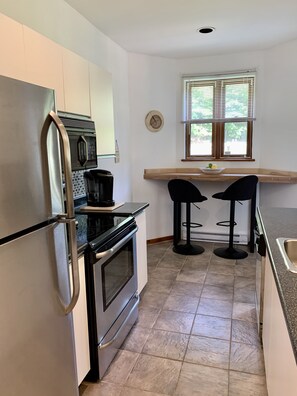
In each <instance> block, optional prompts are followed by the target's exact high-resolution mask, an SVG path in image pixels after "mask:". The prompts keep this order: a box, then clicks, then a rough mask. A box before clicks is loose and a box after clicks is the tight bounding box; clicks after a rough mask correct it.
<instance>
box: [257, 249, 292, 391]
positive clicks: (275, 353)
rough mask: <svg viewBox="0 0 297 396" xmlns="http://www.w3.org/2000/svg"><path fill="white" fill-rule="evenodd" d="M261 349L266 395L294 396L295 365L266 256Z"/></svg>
mask: <svg viewBox="0 0 297 396" xmlns="http://www.w3.org/2000/svg"><path fill="white" fill-rule="evenodd" d="M263 349H264V360H265V370H266V381H267V390H268V395H269V396H280V395H284V396H296V395H297V366H296V361H295V357H294V354H293V350H292V345H291V341H290V337H289V334H288V330H287V325H286V321H285V318H284V314H283V310H282V306H281V303H280V299H279V295H278V291H277V288H276V284H275V280H274V276H273V272H272V268H271V263H270V260H269V258H268V256H267V257H266V262H265V284H264V307H263Z"/></svg>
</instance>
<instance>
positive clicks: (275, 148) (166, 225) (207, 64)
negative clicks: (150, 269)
mask: <svg viewBox="0 0 297 396" xmlns="http://www.w3.org/2000/svg"><path fill="white" fill-rule="evenodd" d="M296 54H297V41H294V42H290V43H286V44H283V45H279V46H277V47H275V48H272V49H269V50H266V51H257V52H247V53H238V54H229V55H221V56H208V57H199V58H198V57H197V58H191V59H181V60H176V61H172V60H168V59H164V58H155V57H149V56H145V55H137V54H130V55H129V72H130V77H129V87H130V104H131V116H132V115H133V120H132V123H131V129H132V132H133V144H134V154H133V157H132V158H133V199H134V200H136V201H148V202H149V203H150V209H149V210H148V213H149V217H148V238H149V239H152V238H158V237H162V236H167V235H172V203H171V201H170V198H169V195H168V191H167V183H166V182H164V181H151V180H147V181H146V180H143V179H142V175H143V169H144V168H158V167H200V166H204V165H205V163H203V162H201V163H199V162H181V161H180V160H181V158H183V149H184V136H183V126H182V124H181V123H180V120H181V119H182V84H181V76H182V75H184V74H195V73H214V72H224V71H233V70H249V69H256V71H257V80H256V122H255V129H254V140H253V157H254V159H255V161H254V162H248V163H247V162H231V163H230V162H220V163H219V165H220V166H222V167H251V168H257V167H262V168H270V169H282V170H295V171H296V170H297V156H296V147H297V134H296V122H295V114H296V106H297V101H296V92H297V79H296V70H297V55H296ZM165 91H166V92H165ZM152 109H156V110H160V111H161V112H163V113H164V116H165V125H164V128H163V129H162V130H161V131H160V132H158V133H155V134H152V133H151V132H149V131H147V129H146V128H145V125H144V117H145V114H146V113H147V112H148V111H149V110H152ZM226 187H227V184H224V183H210V182H209V183H207V182H204V183H199V188H200V190H201V191H202V193H203V194H204V195H206V196H207V197H208V198H209V199H208V201H206V202H204V203H202V204H201V205H200V207H201V210H200V211H198V210H196V209H193V210H192V216H193V219H194V220H197V221H199V222H201V223H203V225H204V227H203V229H201V231H207V232H224V231H225V232H227V230H224V229H222V228H218V227H217V226H216V222H217V221H220V220H225V219H228V217H229V205H228V203H224V202H221V201H218V200H214V199H212V198H211V196H212V195H213V194H214V193H215V192H218V191H223V190H224V189H225V188H226ZM259 191H260V194H259V204H260V205H266V206H288V207H296V206H297V186H296V185H286V184H285V185H281V184H261V185H260V186H259ZM236 219H237V222H238V226H237V227H236V232H238V233H244V234H247V233H248V205H247V204H246V203H245V205H243V206H240V205H237V206H236Z"/></svg>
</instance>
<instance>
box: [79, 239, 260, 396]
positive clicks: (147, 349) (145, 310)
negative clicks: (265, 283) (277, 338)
mask: <svg viewBox="0 0 297 396" xmlns="http://www.w3.org/2000/svg"><path fill="white" fill-rule="evenodd" d="M201 245H203V246H204V247H205V252H204V253H203V254H201V255H198V256H182V255H178V254H175V253H173V251H172V249H171V243H169V242H166V243H160V244H154V245H149V246H148V271H149V281H148V284H147V286H146V289H145V292H144V294H143V296H142V299H141V303H140V308H139V319H138V322H137V323H136V325H135V326H134V327H133V329H132V330H131V332H130V334H129V336H128V338H127V339H126V341H125V343H124V344H123V345H122V348H121V350H120V351H119V353H118V355H117V357H116V359H115V360H114V361H113V363H112V364H111V366H110V368H109V370H108V372H107V373H106V375H105V377H104V378H103V380H102V381H101V382H100V383H97V384H91V383H86V382H84V383H83V384H82V385H81V387H80V394H81V395H83V396H101V395H102V396H118V395H119V396H160V395H173V396H195V395H197V396H198V395H199V396H267V391H266V382H265V370H264V363H263V354H262V349H261V345H260V342H259V338H258V334H257V325H256V316H255V302H254V292H255V259H256V256H255V254H249V256H248V257H247V258H246V259H244V260H238V261H235V260H226V259H221V258H219V257H217V256H215V255H214V254H213V253H212V251H213V249H214V247H215V246H214V244H213V243H201Z"/></svg>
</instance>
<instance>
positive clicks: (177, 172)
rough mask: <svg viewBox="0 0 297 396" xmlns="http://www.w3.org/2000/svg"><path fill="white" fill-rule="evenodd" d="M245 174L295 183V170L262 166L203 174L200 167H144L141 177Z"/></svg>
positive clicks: (216, 179) (223, 178)
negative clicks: (289, 170)
mask: <svg viewBox="0 0 297 396" xmlns="http://www.w3.org/2000/svg"><path fill="white" fill-rule="evenodd" d="M246 175H256V176H258V179H259V182H260V183H287V184H294V183H297V172H288V171H279V170H272V169H262V168H225V169H224V170H223V171H222V172H221V173H219V174H209V173H207V174H205V173H203V172H202V171H201V169H200V168H156V169H145V170H144V174H143V178H144V179H150V180H171V179H185V180H200V181H210V182H225V181H227V182H228V181H231V182H233V181H235V180H237V179H239V178H240V177H243V176H246Z"/></svg>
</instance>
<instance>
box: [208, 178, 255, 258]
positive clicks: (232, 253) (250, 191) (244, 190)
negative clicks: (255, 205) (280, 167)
mask: <svg viewBox="0 0 297 396" xmlns="http://www.w3.org/2000/svg"><path fill="white" fill-rule="evenodd" d="M257 183H258V177H257V176H255V175H249V176H245V177H242V178H240V179H239V180H236V181H235V182H234V183H232V184H231V185H230V186H229V187H228V188H227V189H226V190H225V191H223V192H219V193H216V194H214V195H213V198H216V199H222V200H224V201H230V220H229V221H220V222H218V223H217V225H219V226H226V227H230V231H229V246H228V247H227V248H218V249H215V250H214V254H215V255H216V256H219V257H223V258H227V259H235V260H238V259H243V258H245V257H247V256H248V253H247V252H245V251H244V250H241V249H235V248H234V247H233V236H234V226H235V225H236V222H235V221H234V218H235V202H236V201H248V200H250V199H252V200H255V197H256V190H257ZM252 216H255V214H253V213H252V215H251V217H252Z"/></svg>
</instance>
